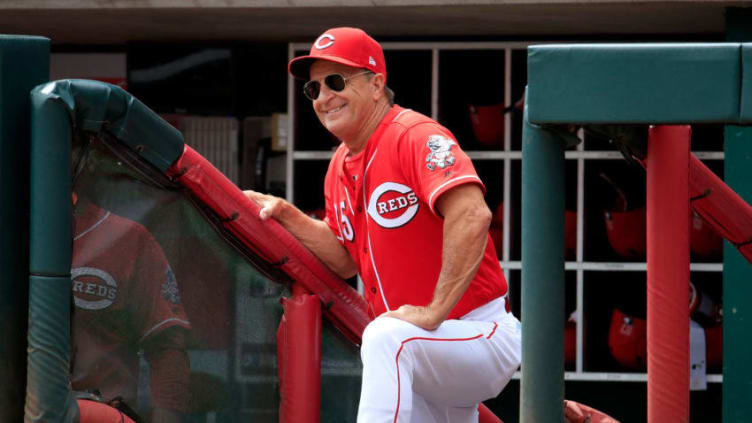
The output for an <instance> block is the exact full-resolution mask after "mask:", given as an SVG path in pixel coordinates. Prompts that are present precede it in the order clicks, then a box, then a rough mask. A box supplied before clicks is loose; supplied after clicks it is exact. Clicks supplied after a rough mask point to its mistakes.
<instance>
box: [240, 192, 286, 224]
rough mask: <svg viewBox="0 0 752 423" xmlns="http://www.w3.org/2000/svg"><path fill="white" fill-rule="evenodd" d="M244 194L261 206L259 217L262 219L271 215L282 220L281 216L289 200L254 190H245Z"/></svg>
mask: <svg viewBox="0 0 752 423" xmlns="http://www.w3.org/2000/svg"><path fill="white" fill-rule="evenodd" d="M243 194H245V196H246V197H248V199H249V200H251V201H253V202H254V203H256V205H257V206H259V207H260V208H261V210H260V211H259V217H260V218H261V220H267V219H269V218H270V217H273V218H276V219H277V220H281V219H280V216H281V214H282V211H283V209H284V208H285V205H286V204H287V201H285V200H284V199H282V198H279V197H275V196H273V195H268V194H262V193H260V192H256V191H252V190H246V191H243Z"/></svg>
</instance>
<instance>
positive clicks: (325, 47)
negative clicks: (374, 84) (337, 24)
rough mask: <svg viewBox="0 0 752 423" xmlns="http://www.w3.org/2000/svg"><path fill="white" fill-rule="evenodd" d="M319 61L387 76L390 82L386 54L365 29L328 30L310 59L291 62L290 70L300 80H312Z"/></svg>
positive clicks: (288, 68) (315, 43)
mask: <svg viewBox="0 0 752 423" xmlns="http://www.w3.org/2000/svg"><path fill="white" fill-rule="evenodd" d="M315 60H328V61H330V62H336V63H341V64H343V65H347V66H352V67H354V68H364V69H368V70H370V71H371V72H373V73H380V74H383V75H384V81H386V62H385V60H384V51H383V50H382V49H381V45H379V43H378V42H376V40H374V39H373V38H371V37H370V36H369V35H368V34H366V33H365V32H364V31H363V30H362V29H358V28H349V27H342V28H332V29H328V30H326V31H325V32H324V33H323V34H321V35H320V36H319V37H318V38H317V39H316V41H315V42H314V43H313V45H312V46H311V52H310V53H309V54H308V55H307V56H299V57H296V58H294V59H292V60H290V63H289V64H288V65H287V70H288V71H289V72H290V73H291V74H292V76H294V77H296V78H299V79H308V78H309V75H308V71H309V69H310V67H311V64H313V62H314V61H315Z"/></svg>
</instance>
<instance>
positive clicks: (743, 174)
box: [722, 8, 752, 423]
mask: <svg viewBox="0 0 752 423" xmlns="http://www.w3.org/2000/svg"><path fill="white" fill-rule="evenodd" d="M726 29H727V38H728V40H729V41H750V40H752V9H741V8H729V9H727V10H726ZM750 66H752V45H750V44H749V43H744V44H742V71H743V77H742V78H743V80H742V87H743V91H742V93H741V115H742V119H743V120H746V121H748V122H749V121H750V120H752V90H750V88H751V87H750V86H749V83H752V69H750ZM724 152H725V160H724V178H725V182H726V184H727V185H728V186H729V187H731V189H733V190H734V191H736V193H737V194H739V195H740V196H741V197H742V198H743V199H744V200H745V201H747V202H748V203H752V178H750V169H752V127H749V126H746V127H742V126H733V125H728V126H726V128H725V145H724ZM750 281H752V265H750V264H749V262H747V261H746V260H745V259H744V257H743V256H742V255H741V254H740V253H739V251H738V250H737V249H736V248H735V247H734V246H732V245H731V244H729V243H728V242H724V245H723V395H722V402H723V403H722V409H723V410H722V416H723V422H724V423H741V422H750V421H752V402H750V401H749V395H750V394H749V393H750V389H752V368H750V367H749V357H752V340H750V338H749V336H748V334H749V322H750V319H752V284H750Z"/></svg>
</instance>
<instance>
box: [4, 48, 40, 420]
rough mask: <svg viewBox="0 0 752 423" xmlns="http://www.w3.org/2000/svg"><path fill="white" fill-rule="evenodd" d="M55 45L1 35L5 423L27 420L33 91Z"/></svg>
mask: <svg viewBox="0 0 752 423" xmlns="http://www.w3.org/2000/svg"><path fill="white" fill-rule="evenodd" d="M49 61H50V40H49V39H47V38H43V37H28V36H13V35H0V184H2V186H0V228H2V230H0V322H2V325H0V328H1V329H0V333H2V340H1V341H0V381H2V388H0V421H1V422H18V421H21V420H22V418H23V403H24V402H23V401H24V391H25V389H24V387H25V386H26V320H27V310H28V306H27V301H28V271H29V265H28V264H29V259H28V251H29V249H28V246H29V232H28V229H29V224H28V223H29V129H30V125H29V110H30V107H29V91H31V89H32V88H33V87H34V86H35V85H37V84H41V83H43V82H45V81H47V80H48V79H49V67H50V65H49Z"/></svg>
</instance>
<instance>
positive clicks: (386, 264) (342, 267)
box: [246, 28, 520, 423]
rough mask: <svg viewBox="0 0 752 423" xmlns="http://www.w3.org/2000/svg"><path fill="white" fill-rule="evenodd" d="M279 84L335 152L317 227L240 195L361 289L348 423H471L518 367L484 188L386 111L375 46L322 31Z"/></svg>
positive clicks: (426, 130) (354, 35)
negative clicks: (294, 91) (353, 412)
mask: <svg viewBox="0 0 752 423" xmlns="http://www.w3.org/2000/svg"><path fill="white" fill-rule="evenodd" d="M289 71H290V73H291V74H292V75H293V76H295V77H296V78H302V79H307V80H308V82H307V83H306V84H305V86H304V93H305V95H306V96H307V97H308V98H309V99H310V100H311V101H312V103H313V110H314V112H315V113H316V115H317V116H318V118H319V120H320V121H321V123H322V124H323V125H324V127H326V129H327V130H329V132H331V133H332V134H334V135H335V136H336V137H337V138H338V139H340V140H341V141H342V143H341V144H340V145H339V147H338V148H337V150H336V152H335V153H334V156H333V157H332V160H331V162H330V164H329V169H328V171H327V174H326V179H325V181H324V193H325V199H326V219H325V220H324V221H316V220H313V219H311V218H309V217H308V216H306V215H305V214H303V213H302V212H300V210H298V209H297V208H295V207H294V206H293V205H291V204H290V203H288V202H286V201H284V200H282V199H279V198H275V197H271V196H267V195H263V194H259V193H255V192H252V191H248V192H246V195H248V197H249V198H251V199H252V200H254V201H255V202H256V203H258V204H259V205H260V206H261V212H260V214H261V218H262V219H266V218H269V217H274V218H276V219H277V220H279V221H280V222H281V223H282V224H283V226H285V227H286V228H287V229H288V230H289V231H290V232H291V233H293V234H294V235H295V236H296V237H298V238H299V239H300V240H301V242H303V244H304V245H306V246H307V247H308V248H309V249H310V250H312V251H313V252H314V253H315V254H316V255H317V256H318V257H319V258H320V259H321V260H322V261H323V262H325V263H326V264H327V265H328V266H329V267H331V268H332V269H333V270H334V271H335V272H337V273H338V274H339V275H340V276H342V277H343V278H348V277H352V276H353V275H355V274H356V273H358V274H359V275H360V277H361V278H362V280H363V284H364V289H365V297H366V300H367V301H368V304H369V307H370V311H371V313H372V315H373V316H374V317H376V319H375V320H374V321H373V322H372V323H371V324H370V325H368V327H367V328H366V330H365V332H364V334H363V345H362V348H361V357H362V360H363V383H362V391H361V397H360V406H359V410H358V422H362V423H371V422H405V423H406V422H452V423H456V422H474V421H477V419H478V404H479V403H480V402H481V401H483V400H486V399H489V398H493V397H496V396H497V395H498V394H499V392H500V391H501V390H502V388H504V386H505V385H506V384H507V382H508V381H509V380H510V379H511V377H512V375H513V374H514V372H515V370H517V368H518V366H519V364H520V324H519V321H517V319H516V318H515V317H514V316H512V314H511V313H509V307H508V305H507V304H506V298H505V295H506V293H507V284H506V281H505V279H504V275H503V273H502V270H501V267H500V265H499V262H498V261H497V258H496V257H497V256H496V251H495V250H494V246H493V243H492V242H491V241H490V237H489V233H488V228H489V223H490V221H491V212H490V210H489V209H488V207H487V206H486V203H485V201H484V198H483V195H484V190H485V188H484V186H483V183H482V182H481V180H480V179H479V178H478V175H477V174H476V172H475V169H474V168H473V165H472V163H471V161H470V159H469V158H468V156H467V155H466V154H465V153H464V152H463V151H462V150H461V149H460V147H459V145H458V142H457V140H456V139H455V138H454V136H453V135H452V134H451V132H450V131H449V130H448V129H446V128H444V127H443V126H441V125H439V124H438V123H437V122H435V121H434V120H432V119H430V118H428V117H426V116H423V115H421V114H419V113H416V112H414V111H411V110H409V109H404V108H402V107H400V106H398V105H395V104H393V95H394V94H393V92H392V91H391V90H390V89H389V88H388V87H387V85H386V82H387V72H386V64H385V62H384V54H383V51H382V49H381V46H380V45H379V44H378V43H377V42H376V41H375V40H374V39H373V38H371V37H370V36H368V35H367V34H366V33H365V32H363V31H362V30H360V29H356V28H333V29H330V30H327V31H326V32H325V33H324V34H322V35H321V36H320V37H319V38H318V39H316V41H315V42H314V44H313V46H312V47H311V51H310V54H309V55H307V56H301V57H297V58H295V59H293V60H292V61H291V62H290V63H289Z"/></svg>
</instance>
